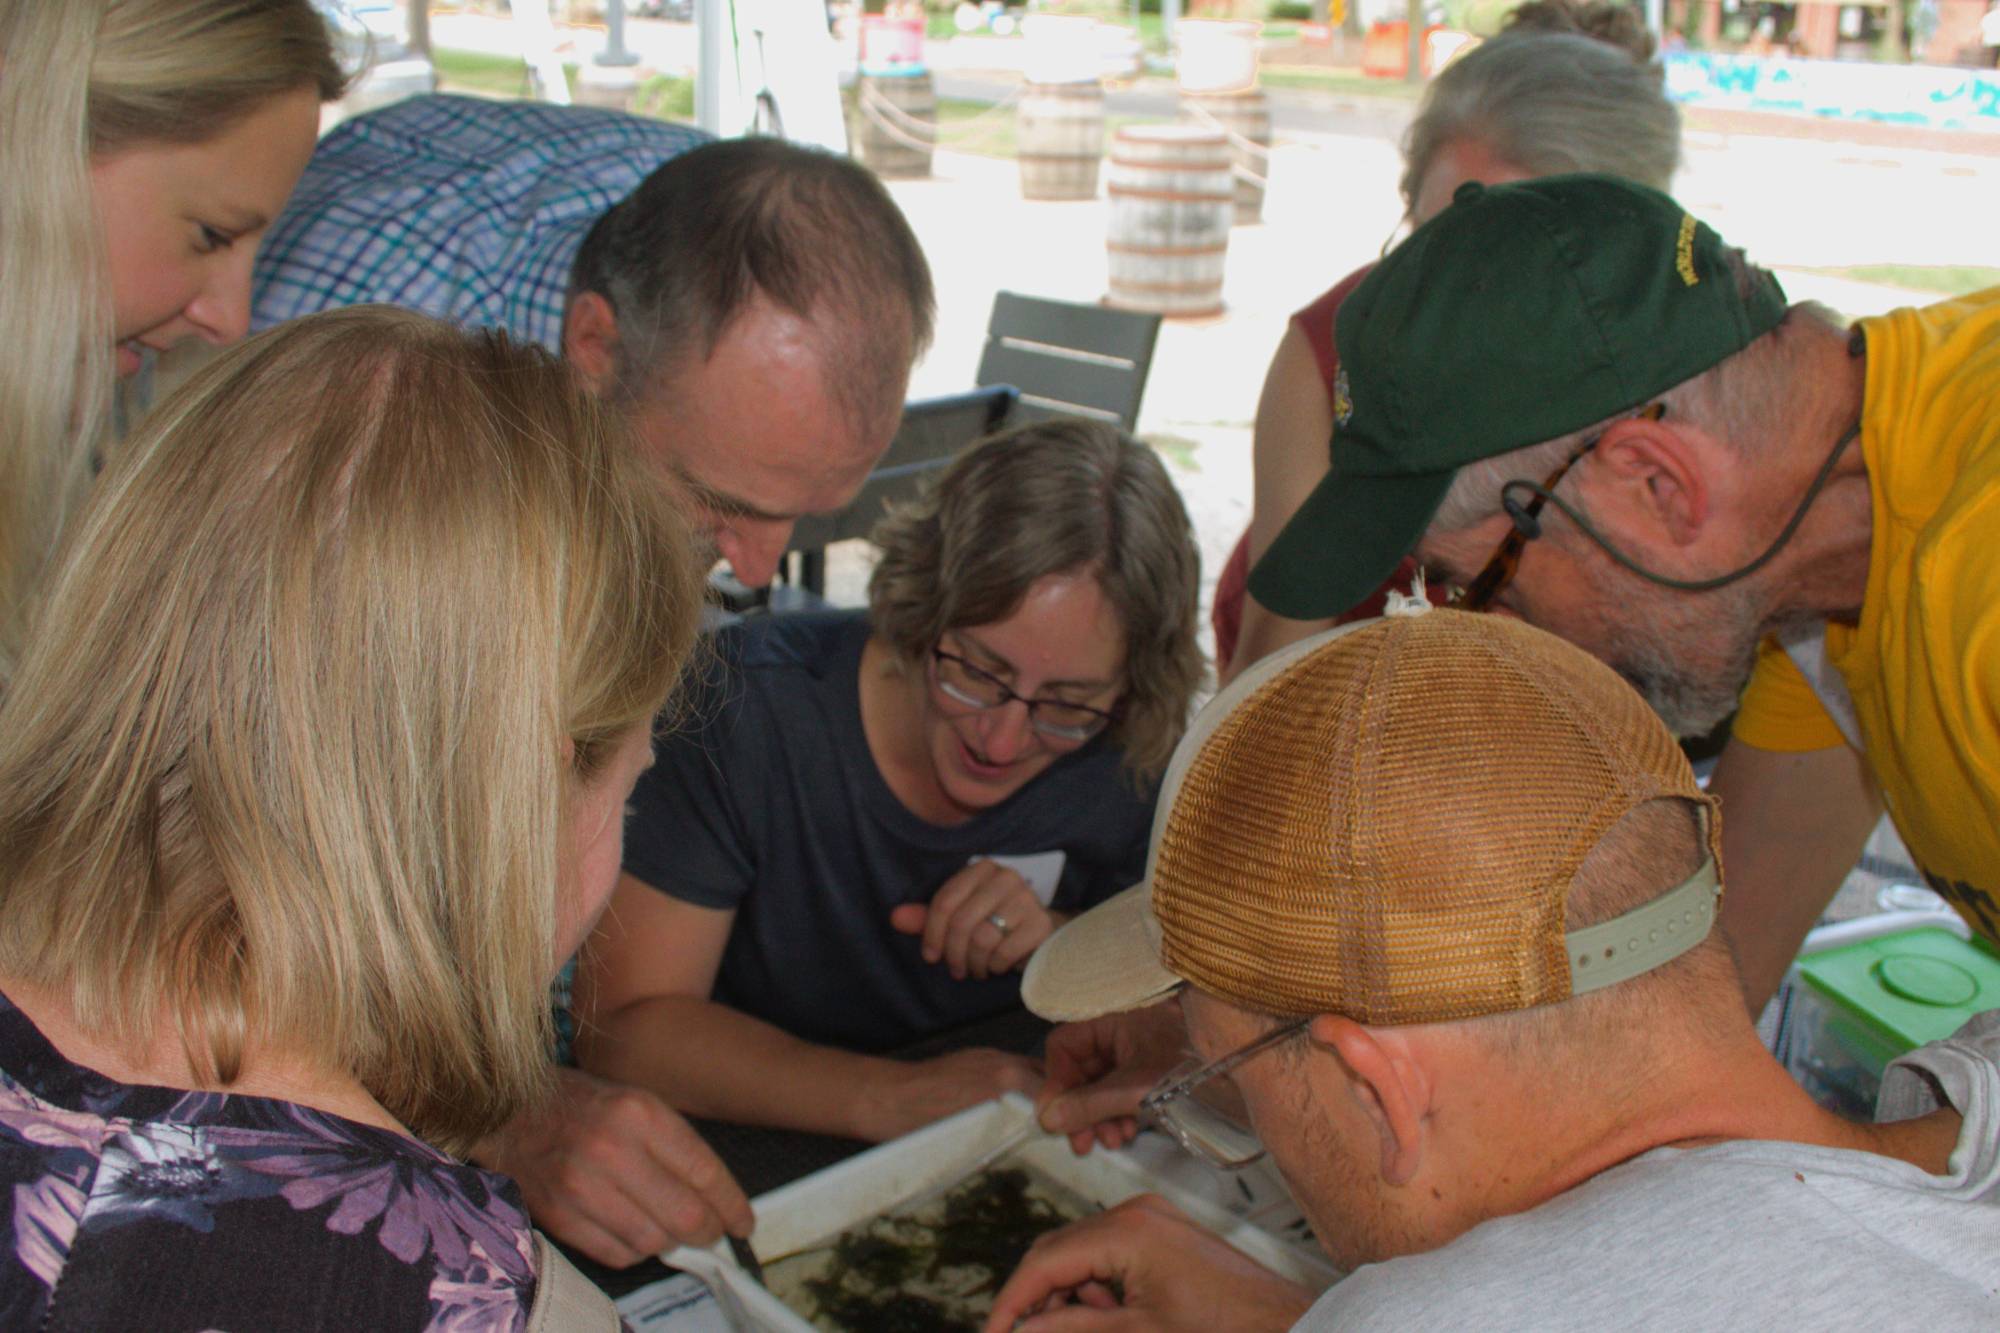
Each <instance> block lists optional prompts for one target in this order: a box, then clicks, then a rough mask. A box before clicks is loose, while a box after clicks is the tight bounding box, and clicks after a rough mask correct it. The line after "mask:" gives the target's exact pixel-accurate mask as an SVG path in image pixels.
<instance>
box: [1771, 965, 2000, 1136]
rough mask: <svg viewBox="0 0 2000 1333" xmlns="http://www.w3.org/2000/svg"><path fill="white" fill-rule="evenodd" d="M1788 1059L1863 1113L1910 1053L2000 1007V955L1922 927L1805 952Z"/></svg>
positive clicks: (1797, 1073) (1799, 1073) (1814, 1086)
mask: <svg viewBox="0 0 2000 1333" xmlns="http://www.w3.org/2000/svg"><path fill="white" fill-rule="evenodd" d="M1797 975H1798V979H1799V983H1800V984H1799V985H1798V988H1797V990H1796V992H1795V993H1794V996H1793V1000H1792V1012H1791V1015H1790V1024H1791V1036H1790V1049H1789V1052H1788V1055H1787V1059H1786V1066H1787V1068H1789V1069H1790V1070H1791V1072H1792V1076H1793V1077H1794V1078H1796V1079H1798V1081H1799V1083H1800V1085H1801V1086H1803V1087H1804V1088H1805V1089H1806V1091H1807V1092H1809V1093H1811V1094H1812V1096H1813V1098H1814V1099H1815V1100H1816V1101H1818V1102H1820V1103H1821V1104H1822V1105H1824V1106H1828V1107H1831V1108H1832V1109H1834V1110H1837V1111H1841V1112H1843V1113H1845V1114H1847V1115H1851V1116H1855V1117H1858V1118H1862V1119H1866V1118H1868V1117H1869V1116H1871V1115H1872V1114H1873V1113H1874V1110H1875V1096H1876V1093H1877V1092H1878V1091H1879V1090H1880V1089H1881V1086H1882V1071H1883V1069H1884V1068H1886V1067H1887V1066H1888V1064H1889V1062H1890V1061H1891V1060H1893V1059H1895V1058H1896V1057H1897V1056H1899V1055H1901V1054H1903V1053H1904V1052H1905V1051H1909V1050H1914V1049H1915V1048H1916V1047H1918V1046H1921V1045H1923V1044H1924V1043H1925V1042H1930V1041H1937V1040H1938V1039H1940V1038H1943V1037H1949V1036H1950V1035H1951V1034H1952V1033H1954V1032H1956V1031H1957V1030H1958V1029H1959V1028H1960V1027H1961V1026H1962V1025H1963V1024H1964V1023H1965V1021H1966V1020H1967V1019H1969V1018H1971V1017H1972V1016H1973V1015H1974V1014H1977V1013H1981V1012H1983V1011H1985V1010H1988V1009H1995V1008H2000V956H1996V955H1995V954H1994V953H1993V952H1992V951H1991V950H1990V949H1988V948H1987V947H1986V946H1985V945H1984V944H1983V943H1980V942H1978V941H1975V940H1967V939H1963V938H1960V937H1959V936H1958V935H1957V934H1955V933H1954V932H1952V931H1950V930H1947V929H1944V928H1943V927H1940V926H1922V927H1918V928H1915V929H1910V930H1902V931H1898V932H1896V933H1894V934H1890V935H1884V936H1881V937H1880V938H1876V939H1864V940H1860V941H1857V942H1855V943H1851V944H1842V945H1839V946H1837V947H1833V948H1827V949H1821V950H1817V951H1814V952H1809V953H1806V954H1803V955H1801V956H1800V958H1799V961H1798V965H1797Z"/></svg>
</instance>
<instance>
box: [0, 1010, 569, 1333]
mask: <svg viewBox="0 0 2000 1333" xmlns="http://www.w3.org/2000/svg"><path fill="white" fill-rule="evenodd" d="M0 1221H4V1224H5V1232H4V1233H0V1328H4V1329H17V1328H19V1329H48V1330H58V1329H78V1330H82V1329H91V1330H99V1329H128V1328H129V1329H137V1328H144V1329H157V1330H162V1333H172V1331H174V1330H199V1329H227V1330H233V1331H234V1333H247V1331H248V1330H253V1329H285V1330H294V1329H298V1330H305V1329H325V1330H335V1329H338V1330H342V1331H343V1333H345V1331H347V1330H355V1329H381V1330H402V1329H436V1330H471V1329H477V1330H480V1331H481V1333H486V1331H487V1330H518V1329H522V1328H525V1326H526V1324H527V1317H528V1310H529V1308H530V1307H531V1305H532V1304H533V1301H534V1294H535V1259H534V1256H535V1238H534V1233H533V1232H532V1231H531V1230H530V1229H529V1226H528V1216H527V1211H526V1209H525V1208H524V1207H523V1206H522V1203H521V1198H520V1194H519V1193H518V1192H517V1191H516V1189H515V1188H514V1185H513V1182H511V1181H509V1180H508V1179H507V1178H506V1177H505V1176H498V1175H494V1174H493V1173H491V1172H489V1171H482V1170H480V1169H479V1168H478V1167H474V1166H468V1165H465V1164H462V1163H460V1162H457V1161H455V1160H453V1159H452V1158H450V1157H447V1156H445V1155H444V1154H442V1153H440V1152H437V1151H436V1150H434V1149H432V1148H429V1147H426V1146H425V1145H423V1144H422V1143H419V1142H417V1141H416V1140H414V1139H411V1138H407V1137H405V1136H403V1135H401V1134H396V1133H392V1132H390V1131H388V1130H383V1129H377V1128H374V1127H373V1126H369V1125H363V1124H359V1123H356V1122H355V1121H351V1120H347V1119H343V1118H342V1117H340V1116H336V1115H330V1114H327V1113H325V1112H322V1111H315V1110H312V1109H311V1108H309V1107H305V1106H300V1105H298V1104H296V1103H294V1102H285V1101H279V1100H276V1099H274V1098H269V1097H239V1096H232V1095H229V1094H226V1093H214V1092H186V1091H182V1090H179V1089H174V1088H158V1087H141V1086H136V1085H128V1084H123V1083H117V1082H113V1081H112V1080H111V1079H108V1078H106V1077H104V1076H103V1075H101V1074H97V1073H94V1072H92V1071H91V1070H88V1069H85V1068H83V1067H82V1066H80V1065H76V1064H72V1063H71V1062H70V1061H68V1060H66V1059H64V1058H63V1057H62V1055H61V1054H59V1053H58V1052H57V1051H56V1049H55V1048H54V1047H53V1046H51V1045H50V1044H49V1042H48V1040H47V1039H46V1038H45V1037H43V1036H42V1034H41V1032H40V1031H39V1030H38V1029H37V1028H36V1027H35V1025H34V1024H33V1023H32V1022H30V1021H29V1019H28V1017H27V1015H25V1014H23V1013H22V1012H21V1011H20V1010H19V1009H16V1008H15V1007H14V1006H13V1005H12V1004H11V1003H9V1002H8V1001H7V999H6V997H5V996H0ZM7 1238H11V1244H10V1243H6V1239H7Z"/></svg>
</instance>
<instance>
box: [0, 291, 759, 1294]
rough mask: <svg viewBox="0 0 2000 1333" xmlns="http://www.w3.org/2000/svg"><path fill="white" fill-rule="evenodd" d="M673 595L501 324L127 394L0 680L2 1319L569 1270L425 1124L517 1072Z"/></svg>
mask: <svg viewBox="0 0 2000 1333" xmlns="http://www.w3.org/2000/svg"><path fill="white" fill-rule="evenodd" d="M698 588H699V579H698V571H697V570H696V569H695V567H694V560H693V557H692V543H691V538H690V535H689V531H688V528H687V526H686V524H685V523H684V521H683V520H682V519H681V517H680V515H679V513H678V511H677V510H676V508H675V507H674V505H673V504H672V502H671V501H670V500H669V499H668V498H667V496H666V495H665V494H664V493H663V491H662V490H661V488H660V485H659V483H657V482H656V481H655V480H654V478H653V475H652V473H651V472H650V471H649V470H648V469H646V468H645V467H644V465H643V464H642V463H641V462H640V461H639V460H638V459H637V458H636V457H635V456H634V454H633V452H632V450H631V448H630V446H629V442H628V441H627V440H626V438H625V437H624V435H623V434H622V432H621V431H620V430H619V429H618V428H617V427H616V426H615V425H614V423H613V422H612V421H611V420H610V419H608V418H607V417H605V416H604V414H603V413H602V412H601V411H600V410H599V409H598V408H597V407H596V406H595V405H594V403H593V401H592V400H590V399H589V398H588V397H586V396H584V395H582V394H580V393H579V392H578V391H577V390H576V389H575V388H574V387H573V385H572V383H571V381H570V380H569V378H568V376H567V375H566V374H565V372H564V371H563V370H562V369H561V368H560V367H559V366H558V365H557V364H556V363H555V362H554V361H553V360H552V359H551V358H550V357H548V356H547V355H546V354H544V353H542V352H540V351H539V350H533V349H519V348H515V347H513V346H510V345H509V344H508V343H507V342H506V341H505V339H504V338H503V337H501V336H499V335H495V334H487V335H479V336H472V335H467V334H462V333H458V332H455V331H452V330H450V329H448V328H446V327H445V326H443V325H441V324H438V323H436V322H434V321H431V320H429V319H427V318H425V317H423V316H419V315H414V314H409V313H406V312H398V311H393V310H390V309H388V308H386V307H380V306H373V307H357V308H355V309H353V310H349V311H336V312H330V313H328V314H324V315H318V316H314V317H312V318H310V319H306V320H302V321H299V322H297V323H295V324H291V325H287V326H285V327H283V328H280V329H276V330H273V331H272V332H270V333H268V334H265V335H262V336H260V337H259V338H257V339H255V340H254V341H252V342H250V343H249V344H247V345H245V346H243V347H241V348H239V349H237V350H235V351H233V352H231V353H229V354H226V355H225V356H224V357H223V358H222V359H220V360H219V361H218V362H217V363H215V364H214V365H212V366H210V367H209V368H207V369H206V370H204V371H203V372H202V373H201V374H200V375H199V376H197V377H196V378H195V379H194V380H192V381H190V382H189V384H188V385H187V386H185V387H184V388H183V389H182V390H181V391H180V392H178V393H176V394H175V395H174V396H173V397H171V398H170V399H168V400H167V401H166V402H165V403H164V404H162V405H161V406H160V407H159V408H158V409H157V410H156V411H155V412H154V413H153V415H152V417H151V419H150V420H149V422H148V423H147V424H146V426H145V427H144V428H142V430H141V431H140V432H139V433H138V434H137V435H136V436H135V437H134V438H132V439H130V440H128V441H127V442H126V443H125V444H124V445H123V446H122V447H121V448H120V449H119V450H118V452H117V454H116V455H115V457H114V458H113V459H112V461H111V462H110V465H109V466H108V467H107V469H106V470H105V472H104V474H103V476H102V477H100V478H99V480H98V483H97V485H96V487H95V488H94V492H93V495H92V497H91V499H90V501H89V502H88V504H87V505H86V506H85V508H84V509H83V510H82V511H81V513H80V514H79V517H78V519H77V520H76V522H75V523H74V524H73V525H72V534H71V536H70V538H69V539H68V540H67V542H66V543H65V547H64V554H63V555H62V557H61V559H60V561H59V563H58V566H57V568H56V569H55V570H54V571H53V573H52V576H51V580H50V584H49V588H48V592H47V598H46V602H45V605H44V608H43V611H42V614H41V617H40V620H39V624H38V629H37V633H36V635H35V637H34V639H33V641H32V642H31V643H30V645H29V647H28V650H27V652H26V653H25V654H24V656H23V658H22V661H21V666H20V670H19V673H18V675H17V677H16V682H15V687H14V689H13V690H12V691H11V692H10V694H9V695H8V697H7V699H6V701H5V704H4V706H0V993H4V998H0V1145H4V1147H0V1177H4V1179H0V1184H4V1185H5V1186H7V1188H6V1189H4V1190H0V1216H3V1217H5V1218H6V1220H7V1221H8V1222H9V1223H11V1227H10V1231H11V1235H12V1240H13V1244H12V1245H11V1246H0V1323H4V1324H5V1325H6V1326H8V1327H45V1326H62V1327H73V1328H106V1329H109V1328H149V1329H183V1328H185V1329H195V1328H217V1327H220V1328H284V1329H288V1330H289V1329H322V1328H323V1329H329V1330H331V1329H340V1330H351V1329H364V1328H365V1329H371V1330H384V1329H420V1328H447V1327H448V1328H454V1329H456V1328H474V1327H476V1328H480V1329H487V1328H493V1329H508V1328H521V1327H523V1326H526V1325H527V1324H528V1321H529V1317H530V1313H531V1308H532V1307H533V1306H534V1305H535V1304H537V1303H538V1302H545V1301H546V1300H548V1299H552V1296H551V1295H550V1293H551V1292H552V1291H555V1290H559V1289H561V1288H562V1287H563V1286H564V1285H565V1284H566V1283H567V1282H569V1281H570V1280H572V1279H574V1278H575V1275H574V1273H573V1270H569V1269H567V1268H566V1267H564V1266H563V1265H562V1261H561V1260H560V1259H552V1258H551V1257H550V1255H551V1254H552V1252H550V1251H547V1250H546V1247H544V1246H541V1245H539V1244H538V1243H537V1239H536V1237H535V1234H534V1233H533V1232H532V1231H531V1230H530V1229H529V1226H528V1221H527V1218H526V1216H525V1214H524V1212H523V1210H522V1206H521V1202H520V1198H519V1196H518V1194H517V1193H516V1192H515V1191H514V1188H513V1186H512V1184H511V1182H509V1181H508V1180H507V1179H506V1178H505V1177H502V1176H497V1175H493V1174H491V1173H488V1172H486V1171H483V1170H480V1169H478V1168H475V1167H471V1166H467V1165H465V1164H463V1163H461V1162H460V1161H458V1160H456V1159H455V1158H454V1157H452V1156H451V1155H450V1154H453V1153H458V1152H463V1151H465V1149H466V1148H467V1147H468V1145H470V1144H471V1143H473V1142H474V1141H475V1140H476V1139H478V1138H479V1137H481V1136H482V1135H484V1134H486V1133H488V1132H490V1131H491V1130H492V1129H494V1128H495V1127H496V1126H497V1125H499V1124H500V1123H502V1122H503V1121H504V1120H506V1119H507V1118H508V1117H509V1116H510V1115H512V1114H513V1113H514V1112H516V1111H517V1110H518V1109H519V1108H521V1107H522V1106H524V1105H525V1104H527V1103H528V1102H529V1101H530V1100H531V1099H533V1098H534V1097H536V1096H537V1095H538V1094H539V1093H540V1092H541V1091H542V1089H543V1088H544V1085H545V1083H546V1081H547V1078H548V1072H547V1071H548V1059H547V1051H548V1048H549V1042H550V1038H551V1034H550V1031H549V1020H548V989H547V988H548V982H549V979H550V977H551V975H552V974H553V973H554V971H555V968H556V966H557V963H558V962H559V960H561V959H562V958H564V957H566V956H568V955H569V954H570V953H571V952H572V950H573V949H574V948H575V946H576V945H577V943H578V942H579V941H580V940H581V939H582V937H583V936H584V934H585V933H586V932H587V931H588V929H589V927H590V924H591V922H592V920H593V919H594V917H595V916H596V914H597V911H598V910H599V908H600V907H601V905H602V904H603V902H604V900H605V898H606V896H607V895H608V894H609V893H610V891H611V888H612V883H613V880H614V878H615V876H616V874H617V869H618V863H619V848H620V837H621V831H622V825H623V810H624V804H625V801H626V798H627V796H628V794H629V793H630V791H631V789H632V784H633V781H634V780H635V778H636V777H637V776H638V773H639V771H640V769H642V768H643V767H645V766H646V765H647V764H648V763H649V762H650V758H651V723H652V719H653V717H654V715H655V714H656V713H657V712H658V711H659V709H660V707H661V705H662V704H663V702H665V700H666V698H667V695H668V692H669V689H670V687H671V686H672V684H673V682H674V680H675V679H676V676H677V674H678V672H679V670H680V666H681V663H682V662H683V660H684V659H685V658H686V656H687V654H688V651H689V647H690V644H691V642H692V638H693V635H694V631H695V623H696V618H697V615H698V607H699V592H698ZM736 1207H737V1209H738V1211H739V1216H740V1217H741V1219H742V1221H743V1222H745V1223H746V1224H747V1209H744V1208H743V1207H742V1204H741V1199H740V1195H739V1196H738V1197H737V1200H736ZM598 1299H599V1300H600V1301H601V1299H602V1298H601V1297H600V1298H598ZM602 1313H604V1314H605V1316H606V1318H607V1319H608V1318H609V1313H608V1305H605V1306H604V1307H603V1310H602Z"/></svg>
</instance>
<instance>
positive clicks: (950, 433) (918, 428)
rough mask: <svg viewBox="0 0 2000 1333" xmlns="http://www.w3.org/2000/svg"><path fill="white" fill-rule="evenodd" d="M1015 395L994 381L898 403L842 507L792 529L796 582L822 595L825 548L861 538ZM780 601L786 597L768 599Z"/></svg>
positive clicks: (999, 417) (1005, 411)
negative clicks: (877, 452)
mask: <svg viewBox="0 0 2000 1333" xmlns="http://www.w3.org/2000/svg"><path fill="white" fill-rule="evenodd" d="M1017 399H1018V395H1017V394H1016V393H1015V391H1014V389H1013V387H1012V386H1011V385H1005V384H1000V385H993V386H990V387H987V388H983V389H974V390H972V391H971V392H969V393H954V394H948V395H946V396H945V397H942V398H924V399H919V400H918V401H916V402H913V403H906V404H904V405H903V420H902V424H901V425H899V426H897V427H896V434H895V438H893V439H891V440H890V441H889V448H888V450H887V451H886V452H885V453H883V455H882V461H881V462H879V463H877V464H876V465H875V470H874V471H873V472H871V473H869V474H868V480H867V481H866V482H864V483H863V484H862V487H861V490H860V492H859V493H858V494H857V495H856V496H855V497H854V499H853V500H851V501H849V502H848V505H847V507H846V508H845V509H842V510H841V511H840V512H839V513H837V514H814V515H812V516H811V517H809V518H802V519H800V520H799V522H798V526H797V527H795V528H793V529H792V547H791V549H792V551H794V552H797V553H798V555H799V557H800V559H799V566H800V567H799V576H798V582H797V586H798V587H799V588H802V589H804V590H805V592H806V593H808V594H810V596H811V597H812V598H819V597H823V596H824V595H825V593H826V548H827V547H828V546H831V545H832V544H833V543H834V542H844V541H848V540H851V539H852V538H855V537H866V536H867V535H868V534H869V532H871V531H872V530H873V529H874V527H875V524H876V523H877V522H879V521H880V520H881V518H882V514H883V511H884V510H885V509H886V508H887V507H888V506H889V505H890V504H892V503H895V502H897V501H900V500H907V499H909V498H910V497H912V496H914V495H915V494H916V493H917V491H918V489H919V488H920V487H921V486H922V485H923V484H924V481H925V479H926V478H928V477H929V476H930V475H931V474H932V473H934V472H938V471H941V470H943V469H944V468H945V467H946V466H947V465H948V464H949V463H950V462H951V460H952V458H953V456H954V455H956V454H957V453H958V451H959V450H961V449H963V448H964V447H965V446H966V445H968V444H971V443H972V442H973V441H974V440H976V439H979V438H980V437H981V436H985V435H991V434H992V433H993V432H994V431H996V430H999V429H1000V428H1001V427H1002V426H1003V425H1006V424H1008V422H1009V420H1010V418H1011V415H1012V413H1013V411H1014V407H1015V403H1016V401H1017ZM782 600H789V599H782V598H776V599H774V603H775V601H782ZM786 609H790V607H789V606H788V607H787V608H786Z"/></svg>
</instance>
